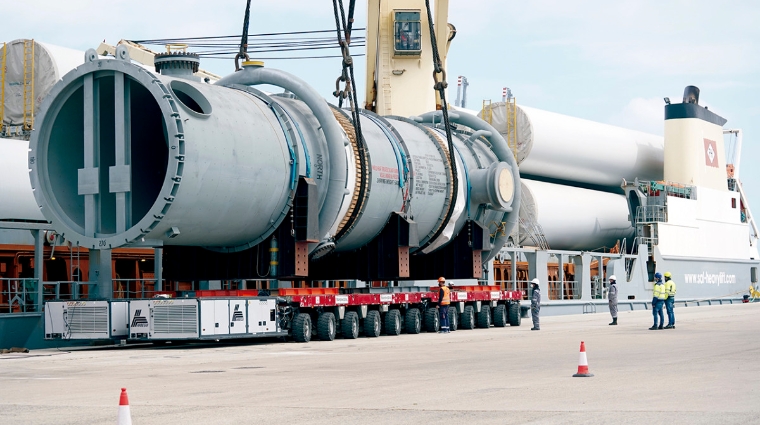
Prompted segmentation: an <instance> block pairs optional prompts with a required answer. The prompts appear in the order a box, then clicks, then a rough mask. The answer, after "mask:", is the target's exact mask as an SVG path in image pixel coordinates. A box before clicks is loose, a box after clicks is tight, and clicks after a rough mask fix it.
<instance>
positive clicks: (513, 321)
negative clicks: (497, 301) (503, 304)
mask: <svg viewBox="0 0 760 425" xmlns="http://www.w3.org/2000/svg"><path fill="white" fill-rule="evenodd" d="M507 317H508V318H509V324H510V326H520V321H521V319H522V314H520V303H517V302H512V303H509V308H507Z"/></svg>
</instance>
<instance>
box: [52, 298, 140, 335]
mask: <svg viewBox="0 0 760 425" xmlns="http://www.w3.org/2000/svg"><path fill="white" fill-rule="evenodd" d="M128 332H129V303H128V302H127V301H50V302H48V303H46V305H45V339H110V338H117V337H126V336H127V334H128Z"/></svg>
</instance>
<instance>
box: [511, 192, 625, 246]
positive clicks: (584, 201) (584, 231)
mask: <svg viewBox="0 0 760 425" xmlns="http://www.w3.org/2000/svg"><path fill="white" fill-rule="evenodd" d="M521 182H522V186H521V188H522V198H521V204H520V227H519V243H520V245H535V244H536V241H535V240H534V239H535V238H536V237H537V235H538V233H540V232H543V236H544V237H545V238H546V242H547V243H548V245H549V247H550V248H551V249H563V250H594V249H598V248H602V247H607V248H611V247H613V246H614V245H615V243H616V242H617V241H618V240H622V239H624V238H628V240H629V241H630V240H631V238H632V237H633V228H632V227H631V222H630V221H629V220H628V204H627V202H626V198H625V196H624V195H618V194H614V193H609V192H600V191H596V190H589V189H581V188H577V187H572V186H565V185H559V184H553V183H545V182H540V181H535V180H528V179H521ZM536 223H538V224H539V225H540V226H536ZM629 245H630V242H629Z"/></svg>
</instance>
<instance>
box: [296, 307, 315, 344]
mask: <svg viewBox="0 0 760 425" xmlns="http://www.w3.org/2000/svg"><path fill="white" fill-rule="evenodd" d="M291 332H292V334H293V339H295V340H296V342H309V341H311V316H309V315H308V314H307V313H298V315H297V316H296V318H295V319H293V329H291Z"/></svg>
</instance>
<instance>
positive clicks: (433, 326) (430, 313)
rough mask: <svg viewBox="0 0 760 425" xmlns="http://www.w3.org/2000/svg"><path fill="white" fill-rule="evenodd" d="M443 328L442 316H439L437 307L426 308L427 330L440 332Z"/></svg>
mask: <svg viewBox="0 0 760 425" xmlns="http://www.w3.org/2000/svg"><path fill="white" fill-rule="evenodd" d="M440 328H441V318H440V317H438V309H437V308H429V309H427V310H425V330H426V331H428V332H438V330H439V329H440Z"/></svg>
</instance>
